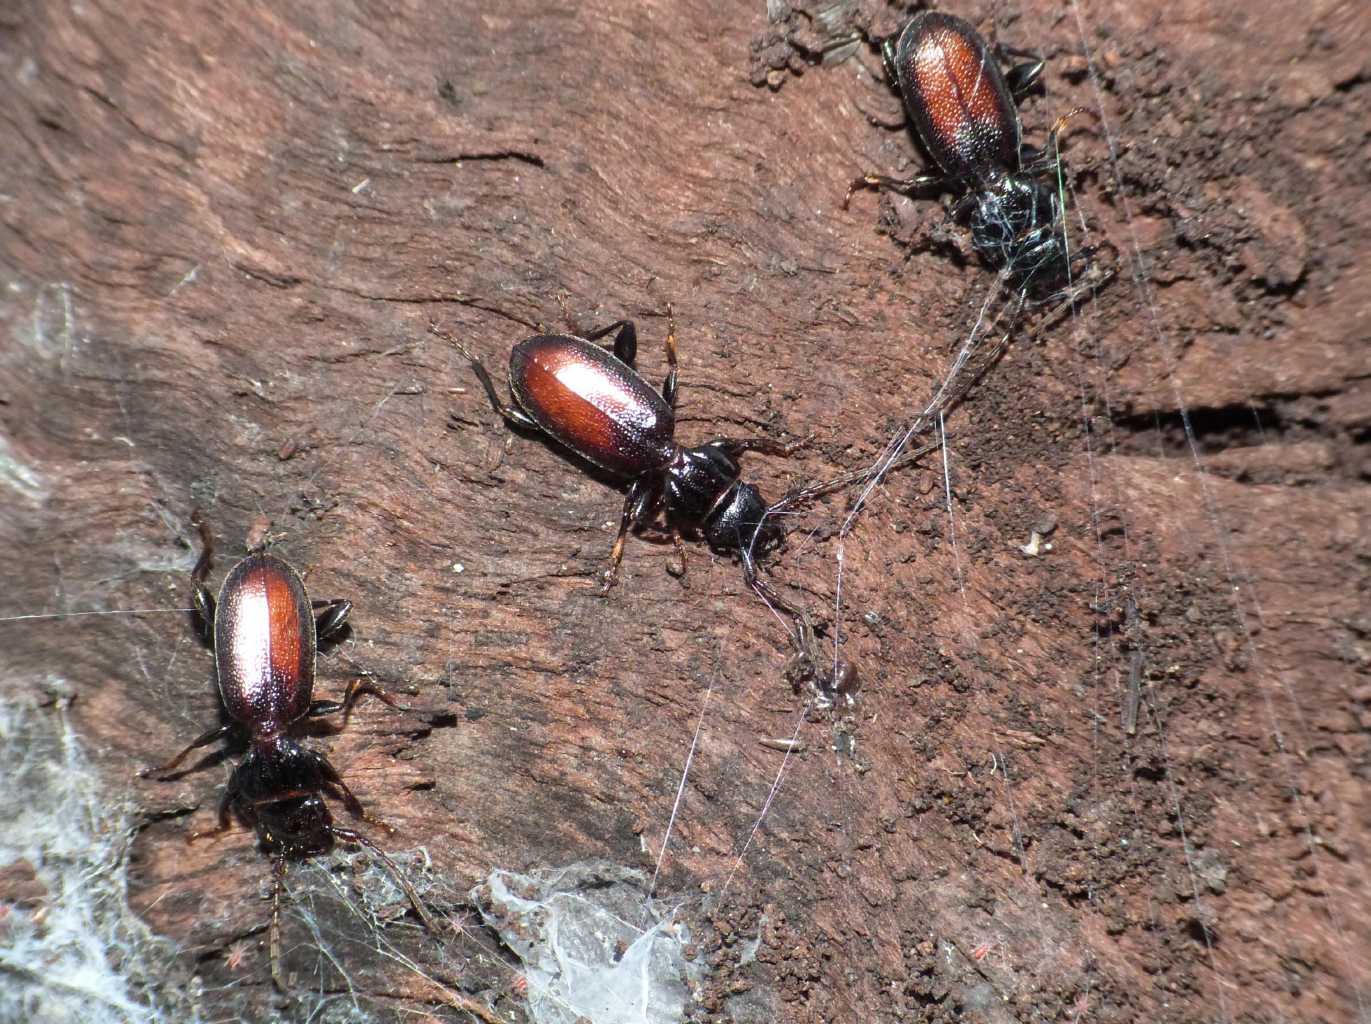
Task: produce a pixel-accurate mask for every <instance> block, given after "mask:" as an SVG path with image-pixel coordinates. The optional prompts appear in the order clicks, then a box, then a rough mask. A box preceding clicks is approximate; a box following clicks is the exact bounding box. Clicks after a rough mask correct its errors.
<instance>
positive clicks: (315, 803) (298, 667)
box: [140, 512, 435, 990]
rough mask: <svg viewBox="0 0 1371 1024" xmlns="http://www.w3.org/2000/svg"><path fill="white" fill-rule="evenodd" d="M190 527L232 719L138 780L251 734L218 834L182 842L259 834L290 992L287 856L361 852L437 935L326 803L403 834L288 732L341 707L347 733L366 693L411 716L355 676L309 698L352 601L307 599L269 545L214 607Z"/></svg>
mask: <svg viewBox="0 0 1371 1024" xmlns="http://www.w3.org/2000/svg"><path fill="white" fill-rule="evenodd" d="M191 521H192V523H193V524H194V525H195V526H197V527H198V528H199V531H200V537H201V541H202V544H203V548H202V551H201V554H200V557H199V559H198V560H197V562H196V564H195V568H194V570H193V571H192V573H191V578H192V580H193V582H194V586H195V594H194V607H195V618H196V620H197V621H198V624H199V632H200V636H201V638H202V639H203V640H204V641H205V643H206V644H207V645H208V646H210V647H211V648H212V649H213V651H214V662H215V669H216V674H217V677H218V682H219V696H220V699H221V700H222V702H223V707H224V711H225V712H227V715H228V718H229V721H228V722H227V723H225V724H223V725H221V726H219V727H218V728H216V729H211V730H210V731H209V732H206V733H205V734H204V735H203V736H200V737H199V738H197V739H196V740H194V741H193V742H192V743H191V744H190V745H189V746H187V747H186V748H185V749H184V750H182V751H181V752H180V753H179V754H177V755H176V756H175V757H173V758H172V759H171V760H169V761H167V762H166V763H165V764H162V765H159V766H158V767H156V768H149V769H145V770H143V771H142V772H140V774H141V775H142V776H144V777H148V776H153V777H156V778H160V779H163V780H166V779H167V778H168V777H169V773H171V772H173V771H175V769H176V768H177V766H178V765H180V764H181V763H182V762H183V761H184V760H185V759H186V757H187V756H189V755H190V753H191V752H192V751H193V750H197V749H199V748H200V747H205V746H208V745H209V744H211V743H214V742H216V741H218V740H221V739H227V738H229V737H231V736H232V735H233V734H235V733H243V732H246V733H247V736H248V753H247V756H246V757H245V758H244V759H243V760H242V761H241V762H240V763H239V764H238V765H237V766H236V767H235V768H234V770H233V774H232V775H231V776H230V777H229V782H228V786H227V788H226V789H225V791H224V795H223V798H222V799H221V801H220V803H219V824H218V827H217V828H215V829H212V830H210V831H206V832H191V833H189V834H188V835H187V837H186V841H187V842H188V843H192V842H195V841H196V840H197V839H201V838H206V837H213V836H218V835H222V834H223V833H225V832H228V831H229V830H230V829H231V828H232V825H233V823H232V819H233V817H234V816H235V815H236V816H237V817H238V818H239V819H240V820H241V821H242V822H243V823H244V824H245V825H247V826H248V827H250V828H253V829H255V830H256V832H257V835H258V837H259V839H260V840H261V842H262V844H263V846H264V847H266V848H267V849H268V850H269V851H271V853H272V856H273V860H274V872H273V874H274V879H273V886H272V910H271V929H270V949H271V975H272V980H273V981H274V982H275V983H276V985H277V987H278V988H281V989H282V990H284V989H285V984H284V982H283V980H282V976H281V969H280V942H281V923H280V921H281V892H282V889H283V888H284V885H285V873H286V862H287V861H288V860H290V859H297V858H302V857H308V856H312V855H314V854H319V853H325V852H327V851H328V850H330V849H331V848H332V847H333V845H334V844H335V843H338V842H341V843H346V844H350V845H353V846H361V847H364V848H365V849H367V850H368V851H370V852H371V853H372V854H374V855H375V856H376V857H377V858H379V859H380V860H381V861H382V862H383V863H385V864H386V866H387V867H388V868H389V869H390V871H391V872H392V874H394V876H395V878H396V879H397V881H398V882H399V884H400V886H401V888H402V889H403V890H404V892H405V895H406V896H407V897H408V898H409V901H410V903H411V904H412V905H413V906H414V909H415V912H416V913H417V914H418V915H419V918H420V920H422V921H423V923H424V925H425V927H427V928H428V929H429V930H430V931H435V928H434V925H433V921H432V919H431V918H430V917H429V914H428V911H427V909H426V908H425V907H424V906H423V904H422V903H421V902H420V900H419V897H418V894H417V893H415V891H414V889H413V887H412V886H411V885H410V884H409V882H408V881H407V880H406V879H405V878H404V876H403V875H402V874H401V873H400V871H399V869H398V867H396V865H395V863H394V862H393V861H392V860H391V859H390V858H389V857H388V856H387V855H386V853H385V852H384V851H383V850H382V849H381V848H380V847H379V846H377V845H376V844H375V843H374V842H373V841H372V840H371V839H369V838H368V837H367V836H365V835H363V834H362V833H360V832H357V831H356V830H354V829H349V828H342V827H340V826H338V825H335V824H334V822H333V816H332V814H331V812H330V811H329V808H328V805H327V804H326V803H325V802H324V799H323V798H324V795H325V794H328V795H331V796H334V797H336V798H337V799H340V800H341V801H342V803H343V806H344V807H345V808H346V809H347V811H348V813H349V814H350V815H352V817H354V818H357V819H359V820H362V821H365V822H367V823H369V824H372V825H376V826H379V827H381V828H382V829H385V830H386V831H388V832H392V833H393V832H394V831H395V830H394V829H393V828H391V826H389V825H386V824H385V823H384V822H381V821H378V820H377V819H375V818H372V817H371V816H369V815H368V814H367V813H366V812H365V810H364V809H363V807H362V804H361V802H360V801H359V800H358V799H357V797H356V796H355V795H354V794H353V792H352V790H350V789H349V788H348V786H347V783H345V782H344V781H343V779H342V777H341V776H340V775H339V774H338V772H337V770H336V769H335V768H334V767H333V765H332V764H330V763H329V760H328V758H327V757H325V756H324V755H323V754H321V753H319V752H317V751H314V750H311V749H309V748H308V747H306V746H304V745H303V744H302V743H301V742H300V741H299V740H297V739H296V738H295V737H294V736H292V735H291V733H292V732H293V731H294V730H295V729H297V728H298V726H299V724H300V723H301V722H303V721H304V720H305V719H311V718H319V717H321V716H325V715H331V714H335V713H337V712H339V711H341V712H342V714H343V721H342V725H341V726H340V727H339V728H340V730H341V729H342V728H345V727H346V726H347V722H348V718H349V717H350V715H351V713H352V708H353V705H354V704H356V702H357V700H358V699H359V698H360V697H362V696H363V695H364V694H368V693H369V694H371V695H372V696H375V697H376V698H378V699H379V700H381V701H384V702H385V703H386V704H389V705H390V706H391V707H394V708H397V709H400V710H408V709H405V708H403V707H401V705H400V704H398V703H397V702H396V701H395V699H394V697H392V696H391V694H389V693H388V692H386V691H385V690H383V689H382V688H381V687H379V686H377V685H376V684H375V683H373V682H371V681H370V680H366V679H356V680H353V682H351V683H350V684H349V685H348V688H347V691H346V693H345V694H344V696H343V699H342V700H341V701H332V700H315V699H313V698H314V673H315V667H316V658H317V654H318V651H319V647H320V645H321V644H328V643H329V642H330V641H335V640H337V639H338V638H339V637H340V635H341V634H342V633H343V631H344V630H345V629H346V628H347V622H348V616H349V614H350V613H351V611H352V604H351V603H350V602H348V601H344V600H328V601H311V600H310V599H309V596H308V594H307V593H306V591H305V585H304V581H303V580H302V579H301V578H300V574H299V573H298V572H296V570H295V568H294V567H293V566H291V565H290V563H288V562H286V561H285V560H284V559H282V558H278V557H277V556H275V555H273V554H270V553H268V552H266V551H265V550H261V549H255V550H253V551H251V552H249V554H248V555H247V557H246V558H244V559H242V560H241V561H239V562H238V563H237V564H236V565H235V566H234V567H233V568H232V569H231V570H230V571H229V573H228V575H227V576H226V577H225V578H224V582H223V584H222V585H221V587H220V589H219V596H218V600H216V599H215V597H214V596H213V595H212V594H211V593H210V591H209V588H208V587H206V586H205V579H206V577H207V576H208V574H209V570H210V565H211V561H212V559H213V540H212V538H211V536H210V531H209V527H208V526H207V525H206V523H205V522H204V521H203V520H202V519H201V518H200V516H199V514H198V512H197V513H196V514H195V515H193V516H192V517H191ZM316 612H317V613H318V614H317V618H316Z"/></svg>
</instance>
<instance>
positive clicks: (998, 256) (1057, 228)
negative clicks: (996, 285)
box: [969, 174, 1067, 291]
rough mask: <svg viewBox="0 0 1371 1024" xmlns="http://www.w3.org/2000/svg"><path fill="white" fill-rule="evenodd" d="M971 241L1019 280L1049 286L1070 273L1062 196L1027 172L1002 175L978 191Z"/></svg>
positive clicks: (1036, 288) (982, 254)
mask: <svg viewBox="0 0 1371 1024" xmlns="http://www.w3.org/2000/svg"><path fill="white" fill-rule="evenodd" d="M969 227H970V228H971V244H972V246H973V247H974V248H975V250H976V253H977V254H978V255H979V256H980V257H981V259H983V260H985V262H986V263H987V264H988V265H990V266H992V267H994V268H996V269H1001V268H1003V269H1006V270H1007V271H1008V273H1009V276H1010V278H1011V279H1012V280H1013V281H1014V282H1015V284H1017V285H1020V286H1024V287H1029V288H1031V289H1032V290H1034V291H1042V290H1050V289H1052V288H1054V287H1056V285H1057V284H1059V283H1060V279H1061V277H1062V275H1063V274H1064V273H1065V272H1066V261H1067V256H1066V254H1067V247H1066V239H1065V238H1064V237H1063V234H1062V218H1061V213H1060V205H1059V204H1058V202H1057V196H1056V194H1055V193H1054V192H1053V191H1052V189H1051V188H1050V187H1049V186H1048V185H1047V184H1046V183H1045V182H1043V181H1040V180H1038V179H1037V178H1033V177H1031V176H1029V175H1027V174H1001V175H999V176H997V177H995V178H994V179H992V180H991V181H990V182H989V183H988V184H987V186H986V188H985V189H984V190H983V191H981V192H980V193H979V194H977V196H976V198H975V202H974V204H973V205H972V206H971V214H970V218H969Z"/></svg>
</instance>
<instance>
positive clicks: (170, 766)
mask: <svg viewBox="0 0 1371 1024" xmlns="http://www.w3.org/2000/svg"><path fill="white" fill-rule="evenodd" d="M233 728H234V727H233V725H232V723H230V724H229V725H221V726H219V728H217V729H211V730H210V731H209V732H207V733H205V734H204V735H203V736H200V737H199V738H197V739H196V740H194V741H193V742H192V743H191V744H190V745H189V746H188V747H186V749H185V750H183V751H181V753H179V754H177V755H176V756H175V757H173V758H172V759H171V760H170V761H168V762H167V763H166V764H163V765H158V766H157V767H156V768H143V769H141V770H140V771H139V772H138V774H139V776H141V777H142V778H145V779H146V778H148V777H149V776H161V775H165V774H166V773H167V772H169V771H172V770H174V769H175V768H176V766H177V765H178V764H180V763H181V762H182V761H184V760H185V759H186V755H188V754H189V753H190V752H191V751H192V750H198V749H199V748H200V747H207V746H209V745H210V744H211V743H213V742H214V741H215V740H221V739H223V738H224V737H226V736H228V735H229V734H230V733H231V732H233ZM163 781H165V780H163Z"/></svg>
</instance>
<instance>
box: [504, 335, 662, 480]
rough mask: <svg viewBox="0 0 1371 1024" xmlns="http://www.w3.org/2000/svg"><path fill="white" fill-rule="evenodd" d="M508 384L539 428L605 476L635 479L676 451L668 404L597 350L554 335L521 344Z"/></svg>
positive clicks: (601, 349)
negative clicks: (611, 474) (615, 474)
mask: <svg viewBox="0 0 1371 1024" xmlns="http://www.w3.org/2000/svg"><path fill="white" fill-rule="evenodd" d="M509 386H510V391H511V392H512V393H513V395H514V399H515V401H517V402H518V403H519V405H520V406H521V407H522V408H523V410H524V411H525V412H526V413H528V414H529V416H530V417H532V419H533V420H534V422H535V423H537V424H538V426H539V427H541V428H542V429H543V430H545V431H547V433H549V434H551V435H552V436H553V437H555V438H556V439H557V440H558V441H560V442H562V444H564V445H566V446H567V447H568V448H570V449H572V450H573V451H576V452H579V453H580V454H581V455H583V456H584V457H585V458H587V459H589V460H590V461H591V462H594V463H595V464H596V465H597V466H601V467H603V468H604V469H607V470H609V471H610V472H611V473H617V474H619V475H620V476H638V475H640V474H642V473H644V472H647V471H649V470H653V469H660V468H661V467H663V466H665V465H666V464H667V463H669V462H670V461H671V460H672V458H673V457H674V456H675V454H676V451H677V447H676V443H675V441H673V440H672V435H673V434H674V433H675V430H676V417H675V415H674V414H673V413H672V411H671V407H670V406H669V405H667V404H666V402H665V401H664V400H663V399H662V396H661V395H660V394H658V393H657V391H656V389H654V388H652V387H651V386H650V385H649V384H648V383H647V381H645V380H643V378H642V377H640V376H639V375H638V374H637V373H635V372H633V371H632V370H631V369H629V368H628V367H627V366H626V365H624V363H622V362H620V361H619V360H618V359H616V358H614V356H613V355H612V354H611V353H610V352H609V351H608V350H607V349H605V348H604V347H603V346H601V345H596V344H593V343H591V342H589V341H585V340H584V339H581V338H573V337H570V336H567V335H560V334H542V335H539V336H538V337H536V338H529V339H528V340H527V341H521V342H520V343H519V344H518V345H516V346H514V350H513V351H512V352H511V353H510V357H509Z"/></svg>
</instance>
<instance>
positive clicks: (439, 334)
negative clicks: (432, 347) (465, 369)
mask: <svg viewBox="0 0 1371 1024" xmlns="http://www.w3.org/2000/svg"><path fill="white" fill-rule="evenodd" d="M428 333H429V334H432V335H433V336H434V337H435V338H441V339H442V340H443V341H446V342H447V343H448V344H449V345H451V346H452V347H453V348H455V349H456V350H457V351H458V352H460V353H462V355H464V356H466V358H467V360H468V361H469V362H472V363H474V362H476V357H475V356H474V355H472V354H471V349H469V348H467V347H466V346H465V345H463V344H462V343H461V342H460V341H458V340H457V339H456V338H454V337H453V336H452V335H451V334H449V333H448V332H447V331H445V330H443V329H442V328H441V327H439V326H438V324H437V322H436V321H433V320H430V321H429V322H428Z"/></svg>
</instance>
